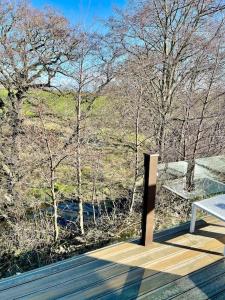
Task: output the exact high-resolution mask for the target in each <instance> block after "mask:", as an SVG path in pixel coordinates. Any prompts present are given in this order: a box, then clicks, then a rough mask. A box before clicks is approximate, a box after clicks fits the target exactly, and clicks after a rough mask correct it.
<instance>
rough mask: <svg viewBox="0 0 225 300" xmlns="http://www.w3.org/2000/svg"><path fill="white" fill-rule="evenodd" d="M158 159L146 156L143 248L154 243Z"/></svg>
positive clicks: (153, 156) (153, 155) (156, 156)
mask: <svg viewBox="0 0 225 300" xmlns="http://www.w3.org/2000/svg"><path fill="white" fill-rule="evenodd" d="M158 157H159V155H158V154H152V155H149V154H144V170H145V171H144V172H145V173H144V197H143V215H142V237H141V244H142V245H143V246H148V245H150V244H151V243H152V242H153V229H154V213H155V198H156V182H157V168H158Z"/></svg>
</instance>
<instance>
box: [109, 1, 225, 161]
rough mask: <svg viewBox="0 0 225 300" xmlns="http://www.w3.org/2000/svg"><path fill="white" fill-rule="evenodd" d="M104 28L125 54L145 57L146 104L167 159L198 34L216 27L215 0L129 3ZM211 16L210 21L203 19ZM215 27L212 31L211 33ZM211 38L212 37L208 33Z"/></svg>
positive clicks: (198, 43)
mask: <svg viewBox="0 0 225 300" xmlns="http://www.w3.org/2000/svg"><path fill="white" fill-rule="evenodd" d="M130 3H131V4H130V6H128V8H127V10H126V11H124V12H119V13H118V15H117V17H116V18H114V19H111V20H110V22H109V27H110V28H111V31H112V32H113V34H114V37H115V41H116V42H117V43H118V44H120V45H121V47H122V48H123V49H124V51H125V53H127V54H129V56H130V55H131V56H133V57H136V58H141V57H142V58H143V57H145V58H146V61H147V60H148V69H146V76H147V77H148V78H149V85H148V86H149V105H151V111H152V114H153V115H154V118H153V122H154V123H155V139H156V142H157V145H158V151H159V154H160V158H161V160H162V161H164V160H165V158H166V156H165V153H166V141H167V140H168V137H167V136H168V125H169V124H170V122H171V118H172V116H173V114H174V110H175V109H176V106H177V103H176V100H177V97H178V95H179V92H180V90H181V87H182V85H183V84H184V82H185V81H186V80H187V78H188V76H189V75H190V73H191V72H192V69H193V67H194V63H195V61H196V60H195V56H196V54H198V53H199V51H201V49H202V47H204V45H205V43H207V42H208V39H210V37H209V36H208V37H207V38H206V39H205V41H204V39H203V38H202V33H203V32H207V29H208V28H209V26H210V22H211V25H213V27H217V26H215V23H216V22H217V23H220V19H221V18H220V16H219V15H217V14H219V13H220V12H221V11H222V10H224V7H225V6H224V5H223V4H222V3H220V1H213V0H212V1H202V0H195V1H189V0H184V1H177V0H160V1H155V0H146V1H135V2H134V1H131V2H130ZM208 16H210V18H208ZM216 30H217V29H215V31H216ZM213 34H214V33H213Z"/></svg>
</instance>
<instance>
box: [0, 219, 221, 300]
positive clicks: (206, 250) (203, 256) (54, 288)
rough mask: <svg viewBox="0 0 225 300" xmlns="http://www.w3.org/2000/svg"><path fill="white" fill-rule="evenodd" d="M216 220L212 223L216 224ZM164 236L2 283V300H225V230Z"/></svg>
mask: <svg viewBox="0 0 225 300" xmlns="http://www.w3.org/2000/svg"><path fill="white" fill-rule="evenodd" d="M211 220H212V219H211ZM199 225H201V226H203V227H202V228H201V229H198V230H197V231H196V233H195V234H189V233H188V232H187V229H188V224H186V225H182V226H179V227H177V228H174V229H170V230H167V231H164V232H160V233H158V234H156V235H155V242H154V243H153V244H152V245H151V246H150V247H143V246H140V245H139V244H138V242H124V243H119V244H116V245H112V246H109V247H105V248H102V249H99V250H97V251H93V252H89V253H86V254H85V255H80V256H77V257H74V258H72V259H68V260H65V261H62V262H59V263H56V264H53V265H50V266H47V267H43V268H40V269H37V270H34V271H30V272H27V273H24V274H21V275H18V276H14V277H11V278H8V279H5V280H2V281H0V299H4V300H5V299H32V300H33V299H38V300H40V299H41V300H43V299H48V300H49V299H75V300H77V299H82V300H83V299H104V300H114V299H154V300H155V299H171V298H172V299H192V300H194V299H208V298H210V299H225V259H224V257H223V255H222V251H223V247H224V242H225V224H224V223H222V222H220V221H217V220H214V219H213V222H210V224H206V223H205V222H200V223H199Z"/></svg>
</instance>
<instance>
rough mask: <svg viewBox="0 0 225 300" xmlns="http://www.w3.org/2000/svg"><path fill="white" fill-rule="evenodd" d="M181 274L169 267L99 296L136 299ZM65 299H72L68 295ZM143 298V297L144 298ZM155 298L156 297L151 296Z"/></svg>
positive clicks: (200, 258)
mask: <svg viewBox="0 0 225 300" xmlns="http://www.w3.org/2000/svg"><path fill="white" fill-rule="evenodd" d="M202 259H204V256H201V257H199V262H198V263H200V264H199V265H200V267H201V266H202ZM211 262H213V260H210V261H208V263H211ZM187 263H195V261H194V260H193V261H189V262H187ZM178 267H179V266H178ZM180 277H181V276H180V275H177V274H173V273H170V269H167V270H165V271H164V272H158V273H157V274H155V275H154V276H152V277H147V278H144V276H143V278H142V279H141V280H139V281H138V282H135V283H134V284H132V285H131V286H129V285H126V286H124V287H123V288H121V289H119V290H115V291H113V292H111V293H108V294H106V295H105V296H102V297H100V298H99V299H101V300H113V299H121V300H122V299H126V300H127V299H137V297H138V296H140V295H143V294H146V293H147V292H149V291H154V290H155V289H157V288H159V287H161V286H163V285H165V284H168V283H170V282H173V281H174V280H176V279H179V278H180ZM65 299H72V298H70V297H68V298H65ZM144 299H145V298H144ZM153 299H157V298H153Z"/></svg>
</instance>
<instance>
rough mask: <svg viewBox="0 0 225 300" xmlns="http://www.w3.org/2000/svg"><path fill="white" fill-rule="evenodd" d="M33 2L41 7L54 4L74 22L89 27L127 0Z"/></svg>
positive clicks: (48, 0)
mask: <svg viewBox="0 0 225 300" xmlns="http://www.w3.org/2000/svg"><path fill="white" fill-rule="evenodd" d="M31 2H32V4H33V5H34V6H36V7H39V8H40V7H44V6H45V5H50V6H53V7H55V8H56V9H57V10H59V11H61V12H62V13H63V14H64V15H65V16H66V17H68V18H69V19H70V20H71V22H72V23H80V24H82V25H85V27H86V29H87V28H88V27H90V26H92V24H93V23H94V22H95V21H96V19H99V18H100V19H105V18H107V17H108V16H110V15H112V13H113V7H114V6H115V7H123V6H124V5H125V3H126V0H32V1H31ZM99 26H100V25H99ZM99 29H100V28H99Z"/></svg>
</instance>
